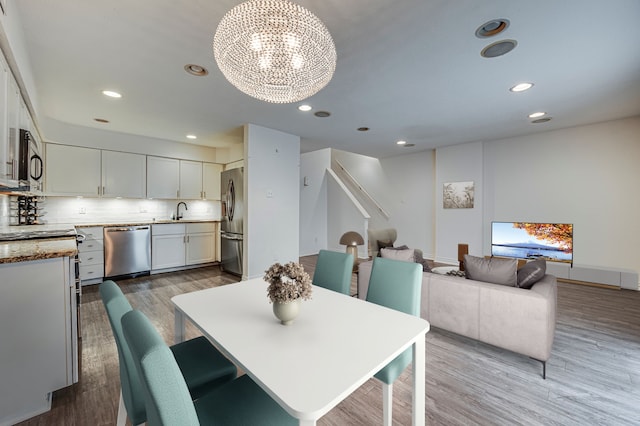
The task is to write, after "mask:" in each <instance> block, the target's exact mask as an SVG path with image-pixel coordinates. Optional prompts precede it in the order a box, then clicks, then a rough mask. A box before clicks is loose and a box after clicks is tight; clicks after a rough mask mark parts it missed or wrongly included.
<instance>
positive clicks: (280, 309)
mask: <svg viewBox="0 0 640 426" xmlns="http://www.w3.org/2000/svg"><path fill="white" fill-rule="evenodd" d="M298 312H300V299H296V300H292V301H291V302H273V314H274V315H275V316H276V318H278V319H279V320H280V322H281V323H282V324H283V325H291V324H293V320H294V319H296V317H297V316H298Z"/></svg>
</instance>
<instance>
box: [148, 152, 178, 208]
mask: <svg viewBox="0 0 640 426" xmlns="http://www.w3.org/2000/svg"><path fill="white" fill-rule="evenodd" d="M179 189H180V160H177V159H175V158H164V157H154V156H151V155H148V156H147V198H165V199H166V198H168V199H177V198H178V190H179Z"/></svg>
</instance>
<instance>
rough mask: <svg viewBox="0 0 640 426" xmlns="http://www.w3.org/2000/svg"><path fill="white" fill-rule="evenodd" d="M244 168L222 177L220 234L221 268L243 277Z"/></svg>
mask: <svg viewBox="0 0 640 426" xmlns="http://www.w3.org/2000/svg"><path fill="white" fill-rule="evenodd" d="M242 175H243V168H237V169H231V170H225V171H224V172H222V175H221V182H220V184H221V188H220V194H221V195H222V221H221V223H220V225H221V232H220V257H221V264H220V267H221V268H222V270H223V271H225V272H230V273H232V274H235V275H239V276H242V240H243V232H244V231H243V224H242V214H243V209H244V191H243V186H242V184H243V183H242Z"/></svg>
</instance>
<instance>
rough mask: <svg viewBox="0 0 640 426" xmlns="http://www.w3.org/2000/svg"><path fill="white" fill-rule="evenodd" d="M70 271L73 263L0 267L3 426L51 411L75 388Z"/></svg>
mask: <svg viewBox="0 0 640 426" xmlns="http://www.w3.org/2000/svg"><path fill="white" fill-rule="evenodd" d="M72 268H74V266H73V263H72V260H71V259H70V258H69V257H59V258H54V259H44V260H34V261H26V262H17V263H5V264H0V276H2V285H0V342H2V344H1V348H2V349H1V350H0V377H1V378H2V379H1V380H0V395H1V397H0V424H15V423H18V422H19V421H22V420H25V419H27V418H30V417H33V416H35V415H38V414H41V413H43V412H45V411H47V410H49V408H50V404H51V393H52V392H53V391H55V390H57V389H60V388H63V387H65V386H69V385H71V384H73V381H74V377H73V374H74V362H77V358H76V356H77V352H76V354H75V355H74V348H76V350H77V346H75V345H74V344H75V342H74V341H73V339H74V338H75V336H76V335H75V334H74V332H73V331H74V330H73V327H74V325H75V321H73V313H74V311H73V308H72V304H73V303H75V289H74V287H73V275H74V274H73V269H72ZM76 365H77V364H76Z"/></svg>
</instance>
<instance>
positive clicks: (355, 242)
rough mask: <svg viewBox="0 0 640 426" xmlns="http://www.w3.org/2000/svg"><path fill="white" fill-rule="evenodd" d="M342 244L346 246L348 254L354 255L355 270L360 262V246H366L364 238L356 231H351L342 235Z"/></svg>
mask: <svg viewBox="0 0 640 426" xmlns="http://www.w3.org/2000/svg"><path fill="white" fill-rule="evenodd" d="M340 244H343V245H346V246H347V253H351V254H352V255H353V267H354V269H355V267H356V265H357V261H358V246H360V245H362V244H364V238H362V235H360V234H358V233H357V232H355V231H349V232H345V233H344V234H342V237H340Z"/></svg>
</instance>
